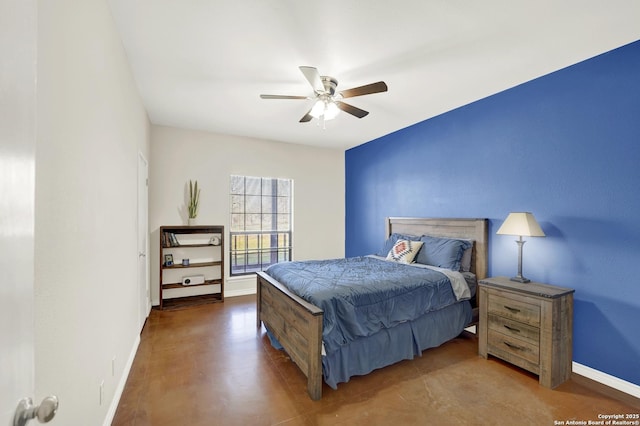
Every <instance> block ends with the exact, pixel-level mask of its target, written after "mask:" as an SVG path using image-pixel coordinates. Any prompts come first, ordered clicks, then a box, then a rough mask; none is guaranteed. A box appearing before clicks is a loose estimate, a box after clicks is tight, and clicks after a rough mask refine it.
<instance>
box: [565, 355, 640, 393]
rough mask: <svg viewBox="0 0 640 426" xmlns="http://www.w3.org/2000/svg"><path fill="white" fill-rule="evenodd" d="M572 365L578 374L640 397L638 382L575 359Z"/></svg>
mask: <svg viewBox="0 0 640 426" xmlns="http://www.w3.org/2000/svg"><path fill="white" fill-rule="evenodd" d="M572 366H573V372H574V373H576V374H579V375H581V376H584V377H586V378H588V379H591V380H593V381H596V382H598V383H602V384H603V385H605V386H609V387H610V388H613V389H616V390H619V391H620V392H624V393H626V394H629V395H631V396H633V397H636V398H640V386H638V385H636V384H633V383H631V382H627V381H626V380H622V379H619V378H617V377H615V376H611V375H609V374H607V373H603V372H602V371H598V370H595V369H593V368H591V367H587V366H586V365H582V364H578V363H577V362H575V361H573V365H572Z"/></svg>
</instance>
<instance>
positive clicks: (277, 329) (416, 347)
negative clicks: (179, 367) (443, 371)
mask: <svg viewBox="0 0 640 426" xmlns="http://www.w3.org/2000/svg"><path fill="white" fill-rule="evenodd" d="M398 234H401V235H409V236H416V237H418V238H419V236H423V235H428V236H432V237H446V238H455V239H463V240H469V241H471V242H472V244H471V247H470V249H469V253H470V254H471V258H470V262H469V265H468V268H469V272H470V273H472V274H474V277H475V280H479V279H482V278H485V277H486V276H487V248H488V247H487V239H488V232H487V219H432V218H407V217H392V218H387V219H386V232H385V235H384V237H385V238H389V237H392V236H395V235H398ZM385 238H381V243H382V242H383V241H384V240H385ZM387 241H389V240H387ZM343 262H350V263H347V264H346V266H343V267H344V268H345V271H349V270H352V269H353V268H355V266H354V262H355V263H362V265H363V267H364V268H365V269H367V268H368V269H370V270H375V271H378V265H379V264H380V263H393V262H384V261H382V260H381V259H379V258H376V257H375V256H363V257H359V258H357V259H345V260H343ZM376 262H378V263H376ZM294 264H296V265H297V267H299V268H301V269H307V267H309V268H312V267H313V268H316V269H315V271H317V272H315V273H316V274H317V275H316V276H317V280H316V279H314V280H313V281H319V282H331V279H329V278H327V277H330V276H331V274H335V272H334V271H332V268H333V266H328V265H330V264H329V263H325V262H324V261H317V262H315V261H314V262H294ZM331 265H332V264H331ZM372 265H373V266H372ZM356 266H357V265H356ZM374 266H375V267H374ZM358 267H360V266H358ZM405 267H406V268H413V269H416V268H414V267H413V266H406V265H405ZM272 268H273V267H272ZM354 270H355V269H354ZM309 271H313V270H312V269H309ZM309 271H302V270H300V271H295V270H294V272H295V273H293V275H301V276H302V277H303V278H304V274H305V273H312V272H309ZM298 272H299V273H298ZM379 273H381V274H384V275H386V271H384V270H383V271H382V272H379ZM412 273H413V272H412ZM271 274H273V275H278V274H276V273H274V272H270V270H269V271H266V272H259V273H258V282H257V326H258V327H260V326H261V325H262V324H264V326H265V328H266V329H267V331H268V334H269V335H270V338H272V339H273V341H274V342H276V345H281V346H282V348H283V349H284V350H285V351H286V352H287V354H288V355H289V356H290V357H291V359H292V360H293V361H294V362H295V364H296V365H297V366H298V367H299V368H300V370H301V371H302V372H303V373H304V374H305V376H306V377H307V392H308V394H309V396H310V397H311V399H313V400H318V399H320V398H321V397H322V384H323V381H326V382H327V384H328V385H329V386H331V387H332V388H335V387H336V384H337V382H344V381H348V380H349V377H352V376H354V375H361V374H367V373H368V372H369V371H372V370H374V369H377V368H382V367H384V366H387V365H391V364H393V363H396V362H399V361H401V360H404V359H412V358H413V357H414V356H416V355H420V353H421V352H422V351H423V350H424V349H427V348H429V347H435V346H439V345H440V344H442V343H444V342H446V341H448V340H450V339H452V338H454V337H456V336H457V335H458V334H460V332H461V331H462V330H463V329H464V328H465V327H467V326H470V325H473V324H475V323H476V322H477V318H478V314H477V306H476V304H475V298H471V299H469V300H467V298H462V299H461V300H459V301H453V302H451V303H448V302H447V303H442V306H440V305H435V307H434V308H433V309H430V310H429V311H428V312H424V313H421V312H415V313H414V314H413V315H414V316H413V317H411V318H410V319H409V320H397V321H395V320H393V319H390V320H388V321H387V320H386V319H385V320H384V321H382V322H383V323H384V324H383V325H382V326H381V329H380V330H368V329H367V330H365V331H364V332H360V331H359V330H360V328H365V329H366V328H367V327H364V326H363V327H361V326H359V325H356V326H354V327H355V328H356V329H357V330H356V331H353V330H351V331H347V332H345V334H346V335H347V338H345V337H344V335H342V334H341V335H339V336H338V337H336V336H335V335H331V334H330V332H332V331H333V328H336V327H335V320H336V317H340V316H342V315H344V316H345V317H348V315H350V314H349V313H345V312H344V309H342V310H341V308H340V307H338V308H337V313H335V312H333V311H331V310H327V312H326V313H325V309H326V308H327V307H329V306H331V305H332V304H335V303H333V302H326V301H324V300H321V299H317V300H318V302H317V303H311V302H310V301H308V300H314V301H315V300H316V299H314V298H310V297H307V295H306V294H304V293H305V288H303V289H302V290H300V289H296V290H295V291H296V292H298V294H302V295H303V296H304V297H305V298H306V299H307V300H305V298H303V297H301V296H299V295H298V294H296V293H295V292H294V291H292V290H290V289H289V286H291V285H292V283H290V282H287V280H288V279H289V278H288V276H287V274H286V273H285V274H284V275H283V274H282V273H281V274H280V275H281V276H282V278H280V279H276V278H274V276H272V275H271ZM291 274H292V272H291V270H290V271H289V275H291ZM324 274H326V277H325V276H324ZM354 274H355V275H356V276H357V274H358V273H357V272H355V273H354ZM338 275H339V274H338ZM349 279H352V280H353V277H351V278H349ZM306 281H309V280H308V278H307V280H306ZM306 281H305V282H306ZM447 282H448V281H447ZM440 286H441V287H443V288H444V286H442V285H440ZM451 287H452V286H451V285H450V284H449V285H448V286H446V288H448V289H449V293H453V292H454V291H453V290H451ZM292 288H293V287H292ZM411 294H413V293H411ZM362 297H365V296H362ZM446 297H450V296H449V295H448V296H446ZM425 298H426V299H429V298H434V297H433V296H432V295H426V296H419V295H418V296H415V299H416V300H425ZM435 298H436V299H438V298H440V299H442V298H444V296H442V297H441V296H438V297H435ZM380 302H381V303H383V305H382V306H384V301H380ZM320 306H324V307H325V309H322V308H321V307H320ZM421 306H422V305H421ZM332 309H333V308H332ZM411 309H413V308H411ZM367 315H368V313H367ZM325 316H326V318H325ZM325 322H326V324H325ZM347 322H348V321H347ZM378 322H379V321H378ZM323 331H325V333H324V336H323ZM342 331H344V330H342ZM341 339H343V341H341ZM325 345H326V347H325ZM336 347H339V350H336ZM390 347H392V348H394V350H392V351H390V350H388V348H390ZM327 348H329V349H328V350H327ZM365 354H366V357H369V356H371V358H372V359H371V360H368V359H366V360H365V361H364V367H361V366H355V367H354V366H353V365H354V364H356V363H353V362H350V361H349V360H350V359H351V358H352V357H356V358H363V357H365ZM370 354H378V355H370ZM323 370H324V372H325V375H324V376H323Z"/></svg>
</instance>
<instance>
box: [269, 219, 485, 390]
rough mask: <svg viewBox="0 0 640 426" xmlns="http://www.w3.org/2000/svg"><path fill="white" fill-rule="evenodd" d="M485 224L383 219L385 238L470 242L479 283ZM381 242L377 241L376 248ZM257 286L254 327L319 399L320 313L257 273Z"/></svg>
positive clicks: (481, 220)
mask: <svg viewBox="0 0 640 426" xmlns="http://www.w3.org/2000/svg"><path fill="white" fill-rule="evenodd" d="M487 223H488V221H487V219H429V218H409V217H390V218H387V219H386V234H385V238H387V237H388V236H390V235H391V234H392V233H394V232H395V233H400V234H409V235H430V236H434V237H451V238H464V239H469V240H474V241H475V244H474V248H473V254H472V258H471V272H473V273H475V274H476V276H477V278H478V280H480V279H483V278H486V276H487V252H488V246H487V243H488V232H487V229H488V225H487ZM383 241H384V239H381V240H380V244H382V242H383ZM257 284H258V285H257V326H258V327H260V326H261V323H264V324H265V326H268V327H269V331H270V332H271V333H272V334H273V335H274V337H275V338H276V339H278V341H279V342H280V344H281V345H282V346H283V348H284V349H285V351H286V352H287V354H288V355H289V356H290V357H291V359H292V360H293V361H294V362H295V363H296V365H297V366H298V367H299V368H300V370H302V372H303V373H304V374H305V376H307V392H308V393H309V396H310V397H311V399H313V400H314V401H315V400H318V399H320V398H321V397H322V357H321V349H322V321H323V311H322V309H320V308H318V307H317V306H315V305H313V304H311V303H308V302H306V301H305V300H303V299H301V298H300V297H298V296H296V295H295V294H293V293H292V292H290V291H289V290H288V289H287V288H286V287H285V286H284V285H282V284H280V283H279V282H278V281H277V280H275V279H274V278H272V277H270V276H269V275H267V274H266V273H264V272H258V283H257ZM477 317H478V315H477V307H474V316H473V318H474V320H473V321H474V322H475V321H477ZM472 324H473V322H472Z"/></svg>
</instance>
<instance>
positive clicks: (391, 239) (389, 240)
mask: <svg viewBox="0 0 640 426" xmlns="http://www.w3.org/2000/svg"><path fill="white" fill-rule="evenodd" d="M398 240H411V241H420V237H419V236H417V235H406V234H398V233H396V232H394V233H393V234H391V235H390V236H389V238H387V239H386V240H385V242H384V245H383V246H382V250H380V251H379V252H378V253H376V254H377V255H378V256H386V255H387V254H389V250H391V248H392V247H393V245H394V244H395V243H396V242H398Z"/></svg>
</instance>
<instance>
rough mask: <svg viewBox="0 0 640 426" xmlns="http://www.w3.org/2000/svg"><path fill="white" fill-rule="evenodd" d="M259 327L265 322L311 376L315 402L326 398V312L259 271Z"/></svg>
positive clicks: (303, 369)
mask: <svg viewBox="0 0 640 426" xmlns="http://www.w3.org/2000/svg"><path fill="white" fill-rule="evenodd" d="M257 290H258V294H257V316H256V319H257V326H258V327H260V323H261V322H263V323H264V324H265V326H267V327H268V328H269V331H270V332H271V333H272V334H273V336H274V337H275V338H276V339H278V341H279V342H280V344H281V345H282V346H283V347H284V349H285V351H286V352H287V354H288V355H289V356H290V357H291V359H292V360H293V361H294V362H295V363H296V365H297V366H298V367H299V368H300V370H302V372H303V373H304V375H305V376H307V392H308V393H309V396H310V397H311V399H313V400H314V401H315V400H318V399H320V398H321V397H322V358H321V357H322V355H321V350H322V319H323V311H322V309H320V308H318V307H317V306H315V305H312V304H311V303H308V302H306V301H305V300H303V299H301V298H300V297H298V296H296V295H295V294H293V293H291V292H290V291H289V290H287V288H286V287H284V286H283V285H282V284H280V283H279V282H278V281H276V280H275V279H273V278H272V277H270V276H269V275H267V274H265V273H264V272H258V286H257Z"/></svg>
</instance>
